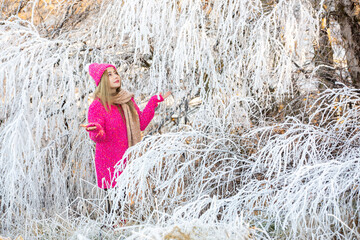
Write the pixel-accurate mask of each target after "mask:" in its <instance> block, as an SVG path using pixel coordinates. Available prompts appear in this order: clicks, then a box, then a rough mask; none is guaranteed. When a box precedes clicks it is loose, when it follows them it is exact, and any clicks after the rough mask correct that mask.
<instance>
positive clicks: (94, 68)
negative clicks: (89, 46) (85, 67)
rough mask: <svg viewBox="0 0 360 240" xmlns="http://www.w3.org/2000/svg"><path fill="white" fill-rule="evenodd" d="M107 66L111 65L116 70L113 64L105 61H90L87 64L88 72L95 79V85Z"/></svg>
mask: <svg viewBox="0 0 360 240" xmlns="http://www.w3.org/2000/svg"><path fill="white" fill-rule="evenodd" d="M108 67H113V68H115V70H116V67H115V66H114V65H111V64H107V63H92V64H90V65H89V74H90V76H91V77H92V78H93V79H94V80H95V84H96V86H98V85H99V83H100V80H101V76H102V75H103V73H104V71H105V70H106V69H107V68H108Z"/></svg>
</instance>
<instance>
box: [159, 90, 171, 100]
mask: <svg viewBox="0 0 360 240" xmlns="http://www.w3.org/2000/svg"><path fill="white" fill-rule="evenodd" d="M159 94H160V95H161V96H162V97H163V98H164V99H165V98H167V97H168V96H170V94H171V92H170V91H168V92H167V93H165V94H164V95H162V93H161V92H160V93H159Z"/></svg>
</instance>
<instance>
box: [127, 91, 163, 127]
mask: <svg viewBox="0 0 360 240" xmlns="http://www.w3.org/2000/svg"><path fill="white" fill-rule="evenodd" d="M131 101H132V102H133V103H134V106H135V108H136V111H137V112H138V115H139V120H140V130H141V131H144V130H145V128H146V127H147V126H148V125H149V123H150V121H151V119H153V117H154V114H155V108H156V107H157V106H158V103H159V102H162V101H164V98H163V97H162V96H161V95H160V94H159V95H155V96H152V97H151V98H150V100H149V102H148V103H147V104H146V107H145V108H144V110H143V111H140V109H139V107H138V105H136V103H135V100H134V98H131Z"/></svg>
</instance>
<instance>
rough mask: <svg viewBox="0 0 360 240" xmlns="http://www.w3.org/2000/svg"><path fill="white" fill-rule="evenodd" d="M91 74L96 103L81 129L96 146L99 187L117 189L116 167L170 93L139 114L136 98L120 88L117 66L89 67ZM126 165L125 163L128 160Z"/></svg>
mask: <svg viewBox="0 0 360 240" xmlns="http://www.w3.org/2000/svg"><path fill="white" fill-rule="evenodd" d="M89 73H90V76H91V77H92V78H93V79H94V80H95V84H96V85H97V88H96V90H95V99H94V101H93V102H92V103H91V105H90V106H89V111H88V121H89V123H88V124H87V125H81V126H82V127H84V128H85V129H86V130H87V131H88V132H89V135H90V138H91V139H92V140H93V141H94V142H95V143H96V147H95V169H96V176H97V184H98V187H100V188H103V189H108V188H113V187H114V186H115V178H116V177H117V176H114V172H115V169H114V166H115V165H116V164H117V162H118V161H119V160H120V159H121V158H122V156H123V154H124V153H125V151H126V149H127V148H129V147H131V146H133V145H135V144H136V143H138V142H139V141H140V140H141V131H143V130H145V128H146V127H147V125H148V124H149V123H150V121H151V119H152V118H153V117H154V112H155V108H156V107H157V106H158V103H159V102H162V101H164V99H165V98H167V97H168V96H169V95H170V92H167V93H166V94H165V95H164V96H162V95H161V93H160V94H159V95H155V96H152V97H151V98H150V100H149V102H148V103H147V105H146V107H145V109H144V110H143V111H140V109H139V107H138V106H137V105H136V103H135V101H134V94H133V93H130V92H128V91H126V90H124V89H122V88H121V79H120V76H119V74H118V72H117V70H116V67H115V66H113V65H111V64H99V63H93V64H90V66H89ZM124 161H125V163H126V159H125V160H124ZM118 174H121V172H120V173H118ZM114 177H115V178H114Z"/></svg>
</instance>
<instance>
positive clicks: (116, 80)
mask: <svg viewBox="0 0 360 240" xmlns="http://www.w3.org/2000/svg"><path fill="white" fill-rule="evenodd" d="M106 70H107V72H108V78H109V83H110V88H115V89H116V88H119V87H120V86H121V79H120V76H119V74H118V72H117V71H116V70H115V69H114V68H113V67H109V68H107V69H106Z"/></svg>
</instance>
